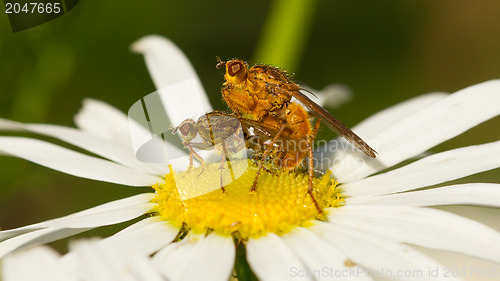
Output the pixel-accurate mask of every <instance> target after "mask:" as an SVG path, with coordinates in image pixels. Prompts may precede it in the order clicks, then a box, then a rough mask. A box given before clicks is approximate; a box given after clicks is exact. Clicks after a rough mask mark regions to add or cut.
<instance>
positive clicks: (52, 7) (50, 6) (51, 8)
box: [5, 3, 62, 14]
mask: <svg viewBox="0 0 500 281" xmlns="http://www.w3.org/2000/svg"><path fill="white" fill-rule="evenodd" d="M61 11H62V10H61V3H24V4H20V3H5V13H6V14H21V13H24V14H35V13H37V14H59V13H61Z"/></svg>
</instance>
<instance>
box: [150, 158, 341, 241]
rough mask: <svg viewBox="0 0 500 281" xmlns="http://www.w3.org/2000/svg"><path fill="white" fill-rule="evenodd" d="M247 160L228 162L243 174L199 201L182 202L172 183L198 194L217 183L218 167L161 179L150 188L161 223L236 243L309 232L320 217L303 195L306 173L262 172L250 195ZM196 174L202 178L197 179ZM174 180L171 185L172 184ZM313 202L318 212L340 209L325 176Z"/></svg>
mask: <svg viewBox="0 0 500 281" xmlns="http://www.w3.org/2000/svg"><path fill="white" fill-rule="evenodd" d="M247 161H250V160H239V161H232V162H231V165H232V166H233V167H235V168H238V166H241V167H246V165H247V164H248V169H246V171H245V172H244V173H243V174H242V175H241V176H240V177H239V178H237V179H236V180H235V181H233V182H231V183H229V184H227V185H225V186H224V189H225V192H223V191H222V189H217V190H214V191H211V192H209V193H205V194H203V195H200V196H196V197H193V198H190V199H187V200H181V199H180V198H181V197H180V195H179V191H178V189H177V186H176V182H183V184H186V182H187V183H188V184H189V185H190V186H189V188H192V189H193V190H196V189H203V188H204V187H205V186H204V185H206V184H208V183H209V182H214V180H220V169H219V167H220V165H219V163H210V164H207V165H206V167H205V169H204V170H203V171H202V170H201V168H197V169H194V170H192V171H189V172H183V173H179V174H176V173H175V172H170V173H169V174H167V175H166V176H165V183H158V184H156V185H154V186H153V188H154V189H155V190H156V192H157V196H156V197H155V198H154V199H153V202H154V203H156V204H157V207H156V209H155V210H154V211H155V212H157V213H158V214H159V215H160V216H161V218H162V219H163V220H165V221H167V222H169V223H171V224H173V225H174V226H176V227H179V228H180V227H182V226H184V227H185V228H187V229H189V230H190V231H193V232H196V233H206V232H207V231H215V232H216V233H218V234H221V235H231V234H234V233H238V234H239V237H241V238H243V239H247V238H249V237H259V236H261V235H264V234H266V233H268V232H273V233H277V234H282V233H286V232H288V231H290V230H291V229H292V228H293V227H296V226H308V225H310V224H311V221H312V220H314V219H320V218H321V217H323V216H324V215H321V214H320V213H319V212H318V210H317V209H316V207H315V206H314V203H313V201H312V199H311V197H310V196H309V195H308V194H307V189H308V181H309V178H308V175H307V173H296V172H288V171H282V170H277V171H273V173H269V172H266V171H263V172H262V174H261V176H260V178H259V184H258V186H257V191H256V192H255V193H251V192H250V190H251V187H252V184H253V181H254V179H255V175H256V172H257V168H256V167H255V164H253V163H251V161H250V162H247ZM200 173H201V174H200ZM174 178H175V180H174ZM313 183H314V196H315V198H316V200H317V201H318V204H319V205H320V207H321V208H325V207H329V206H332V207H334V206H338V205H341V204H343V199H342V197H341V195H340V193H338V190H337V188H336V182H335V181H333V180H331V179H330V177H329V173H328V174H326V175H324V176H323V177H322V178H315V179H314V181H313Z"/></svg>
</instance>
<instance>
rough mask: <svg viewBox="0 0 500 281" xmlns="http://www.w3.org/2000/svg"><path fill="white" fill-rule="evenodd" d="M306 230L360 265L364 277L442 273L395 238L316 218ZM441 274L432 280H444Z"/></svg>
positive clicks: (422, 277)
mask: <svg viewBox="0 0 500 281" xmlns="http://www.w3.org/2000/svg"><path fill="white" fill-rule="evenodd" d="M310 229H311V231H313V232H314V233H317V235H318V236H319V237H321V238H322V239H324V241H326V242H328V243H329V244H331V245H332V246H334V247H335V248H338V249H340V250H341V251H342V252H344V253H345V254H346V255H347V256H348V257H349V258H350V259H351V260H352V261H353V262H354V263H356V264H358V265H359V267H360V268H362V269H365V271H364V274H367V275H368V276H376V275H375V274H378V275H380V276H383V277H389V275H392V276H395V275H398V274H399V273H402V274H403V275H404V277H405V278H404V280H425V278H426V277H429V276H432V274H434V272H436V271H437V272H438V273H439V272H441V273H442V272H443V268H442V266H441V265H440V264H439V263H437V262H436V261H434V260H432V259H431V258H429V257H427V256H425V255H423V254H421V253H420V252H418V251H416V250H414V249H413V248H411V247H409V246H406V245H403V244H401V243H399V242H397V241H391V240H389V239H386V238H383V237H380V236H377V235H373V234H371V233H366V232H363V231H361V230H359V229H353V228H350V227H346V226H341V227H340V226H337V225H333V224H330V223H324V222H320V221H316V222H315V224H314V225H313V226H312V227H311V228H310ZM366 269H368V270H366ZM369 270H371V271H369ZM360 274H362V273H360ZM441 277H443V275H442V274H441V275H438V276H435V278H433V279H434V280H443V279H445V278H441ZM377 280H378V279H377ZM446 280H450V279H446Z"/></svg>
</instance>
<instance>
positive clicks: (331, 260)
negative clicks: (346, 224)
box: [283, 227, 372, 280]
mask: <svg viewBox="0 0 500 281" xmlns="http://www.w3.org/2000/svg"><path fill="white" fill-rule="evenodd" d="M283 239H284V241H285V242H286V243H287V244H288V246H289V247H290V248H291V249H293V251H294V252H295V255H296V256H297V257H299V258H300V260H301V261H302V262H303V263H304V264H305V265H306V266H307V268H303V269H299V270H297V272H299V271H300V270H302V272H305V273H308V274H310V275H312V276H313V277H314V279H315V280H332V279H333V278H335V280H372V279H371V278H370V277H369V276H367V274H366V273H364V272H363V268H360V267H358V266H351V267H347V266H346V265H345V263H346V261H347V260H348V256H346V255H345V254H344V253H341V252H340V251H339V250H338V249H336V248H334V247H332V246H331V245H329V244H327V243H326V242H324V241H323V240H321V239H320V238H319V237H318V236H317V235H316V234H314V233H312V232H311V231H309V230H308V229H305V228H302V227H296V228H295V229H294V230H293V231H292V232H290V233H287V234H285V235H283ZM297 275H298V274H297ZM296 277H299V276H296Z"/></svg>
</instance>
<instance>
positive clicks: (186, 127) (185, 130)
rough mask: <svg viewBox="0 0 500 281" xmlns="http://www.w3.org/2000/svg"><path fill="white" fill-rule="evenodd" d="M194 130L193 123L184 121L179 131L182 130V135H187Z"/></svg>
mask: <svg viewBox="0 0 500 281" xmlns="http://www.w3.org/2000/svg"><path fill="white" fill-rule="evenodd" d="M191 130H193V127H192V126H191V124H189V123H183V124H181V126H180V127H179V132H181V135H183V136H187V135H189V132H190V131H191Z"/></svg>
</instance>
